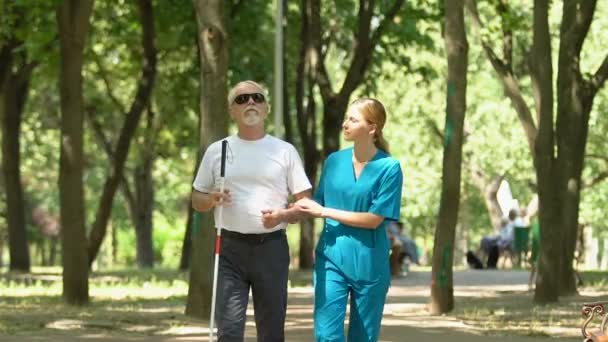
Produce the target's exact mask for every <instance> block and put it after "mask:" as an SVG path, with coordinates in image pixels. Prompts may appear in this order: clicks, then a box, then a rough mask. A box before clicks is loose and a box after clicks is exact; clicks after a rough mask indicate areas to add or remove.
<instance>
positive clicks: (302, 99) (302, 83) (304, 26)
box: [295, 0, 321, 270]
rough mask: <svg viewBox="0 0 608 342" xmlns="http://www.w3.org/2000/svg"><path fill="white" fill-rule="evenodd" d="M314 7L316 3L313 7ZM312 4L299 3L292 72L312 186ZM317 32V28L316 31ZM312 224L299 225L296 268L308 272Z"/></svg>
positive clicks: (314, 169) (315, 155) (315, 160)
mask: <svg viewBox="0 0 608 342" xmlns="http://www.w3.org/2000/svg"><path fill="white" fill-rule="evenodd" d="M317 4H318V3H317ZM313 5H314V2H313V1H310V0H302V1H301V5H300V9H301V17H302V19H301V27H300V53H299V58H298V65H297V69H296V82H295V83H296V84H295V91H296V93H295V99H296V100H295V102H296V118H297V127H298V133H299V134H300V139H301V141H302V148H303V150H304V170H305V171H306V175H308V178H309V180H310V183H311V184H315V180H316V177H317V166H318V165H319V162H320V158H321V155H320V153H319V150H318V149H317V132H316V125H317V119H316V103H315V98H314V76H313V70H312V69H313V65H312V62H311V57H312V56H311V54H310V49H311V47H312V46H311V30H310V27H311V26H312V25H313V23H312V22H311V19H312V16H311V13H312V12H313V11H314V7H313ZM316 29H320V28H318V27H317V28H316ZM314 238H315V234H314V220H313V219H304V220H302V221H300V252H299V265H298V266H299V268H300V269H302V270H308V269H312V267H313V264H314V258H313V249H314V245H315V241H314Z"/></svg>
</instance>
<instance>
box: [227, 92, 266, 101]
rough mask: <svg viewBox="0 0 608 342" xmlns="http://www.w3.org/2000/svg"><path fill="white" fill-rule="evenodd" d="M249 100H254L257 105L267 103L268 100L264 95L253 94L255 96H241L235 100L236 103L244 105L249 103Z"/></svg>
mask: <svg viewBox="0 0 608 342" xmlns="http://www.w3.org/2000/svg"><path fill="white" fill-rule="evenodd" d="M249 98H252V99H253V102H255V103H264V102H266V98H265V97H264V95H263V94H260V93H253V94H241V95H238V96H237V97H235V98H234V103H236V104H243V103H246V102H249Z"/></svg>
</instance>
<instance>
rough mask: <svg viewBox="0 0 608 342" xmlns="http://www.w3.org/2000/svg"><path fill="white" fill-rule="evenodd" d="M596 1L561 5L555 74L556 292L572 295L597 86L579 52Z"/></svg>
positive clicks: (574, 291)
mask: <svg viewBox="0 0 608 342" xmlns="http://www.w3.org/2000/svg"><path fill="white" fill-rule="evenodd" d="M596 2H597V1H596V0H593V1H586V2H584V4H582V3H581V4H580V5H577V4H576V3H575V2H569V3H565V4H564V9H563V15H562V25H561V32H560V38H561V39H560V49H559V60H558V68H559V69H558V75H557V125H556V136H557V148H558V159H557V164H558V169H559V170H560V172H561V176H560V189H561V194H560V195H561V196H560V197H561V202H560V205H561V222H562V224H563V236H562V238H563V240H562V247H563V250H564V251H565V253H564V252H562V253H561V255H560V257H561V260H560V264H561V265H560V268H561V269H562V272H561V273H560V278H559V280H558V284H559V285H560V287H559V294H560V295H572V294H575V293H576V292H577V291H576V286H577V284H576V280H575V279H576V278H575V273H574V268H573V259H574V250H575V247H576V238H577V231H578V225H579V224H578V215H579V204H580V191H581V188H582V186H581V178H582V177H581V176H582V171H583V167H584V160H585V148H586V145H587V135H588V131H589V116H590V113H591V109H592V107H593V99H594V96H595V91H597V89H596V88H595V87H594V85H592V84H589V82H587V81H586V80H585V79H584V78H583V76H582V73H581V70H580V63H579V60H580V53H581V48H582V45H583V42H584V40H585V37H586V36H587V33H588V31H589V26H590V25H591V22H592V20H593V13H594V12H595V6H596Z"/></svg>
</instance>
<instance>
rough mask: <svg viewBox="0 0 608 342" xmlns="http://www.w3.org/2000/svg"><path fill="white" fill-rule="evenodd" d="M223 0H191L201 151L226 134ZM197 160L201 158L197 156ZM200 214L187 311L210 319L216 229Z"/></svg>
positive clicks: (193, 253)
mask: <svg viewBox="0 0 608 342" xmlns="http://www.w3.org/2000/svg"><path fill="white" fill-rule="evenodd" d="M225 5H226V4H225V2H224V1H221V0H194V7H195V9H196V17H197V22H198V47H199V56H200V60H201V78H200V84H201V89H200V109H201V112H200V129H199V133H200V151H201V154H200V155H201V156H202V153H203V152H204V151H205V150H206V149H207V147H209V145H210V144H211V143H213V142H214V141H217V140H219V139H222V138H224V137H226V136H227V135H228V117H229V116H228V103H227V94H228V87H227V77H228V34H227V31H226V23H225V13H224V12H225V10H226V8H225ZM199 161H200V157H199ZM195 215H200V216H201V221H202V223H201V225H200V229H196V228H193V238H192V242H193V244H192V260H191V261H192V262H191V267H190V287H189V289H188V301H187V304H186V314H187V315H190V316H196V317H200V318H205V319H208V318H209V314H210V306H211V292H212V288H211V287H212V280H213V278H212V277H213V262H212V261H213V260H212V258H209V255H212V253H213V246H214V243H213V241H214V237H215V230H214V229H213V227H214V224H213V215H212V213H211V212H208V213H202V214H195Z"/></svg>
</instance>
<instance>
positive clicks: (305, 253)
mask: <svg viewBox="0 0 608 342" xmlns="http://www.w3.org/2000/svg"><path fill="white" fill-rule="evenodd" d="M403 4H404V1H403V0H396V1H394V2H392V4H391V5H390V7H389V9H388V10H387V11H386V13H378V12H379V11H377V7H378V6H377V3H376V1H374V0H359V9H358V12H357V18H356V23H355V27H353V31H354V32H353V38H352V39H353V47H352V48H353V50H354V52H353V56H352V59H351V61H350V64H348V67H347V71H346V76H345V78H344V81H343V83H342V86H341V87H340V89H339V90H338V91H337V92H335V91H334V89H333V85H332V80H331V78H330V76H329V73H328V71H327V66H326V62H325V58H326V55H327V51H328V49H329V45H330V44H331V43H335V42H332V41H331V39H329V38H330V37H324V36H323V32H324V31H323V27H322V20H321V19H322V18H321V10H322V9H321V1H319V0H302V1H301V2H300V11H301V29H300V53H299V60H298V66H297V69H296V73H297V75H296V87H295V88H296V95H295V98H296V113H297V127H298V132H299V134H300V138H301V140H302V147H303V149H304V167H305V171H306V174H307V175H308V177H309V178H310V180H311V183H313V184H314V182H315V180H316V177H317V169H318V165H319V162H320V161H321V158H322V156H327V155H329V154H330V153H331V152H333V151H336V150H338V149H339V147H340V146H339V141H340V131H341V129H342V120H343V119H344V114H345V112H346V107H347V106H348V102H349V99H350V97H351V95H352V93H353V92H354V91H355V90H356V89H357V88H358V87H359V86H360V85H361V84H362V83H363V82H364V80H365V74H366V72H367V70H368V69H369V67H370V64H371V60H372V56H373V54H374V50H375V49H376V47H377V46H378V45H379V44H380V40H381V39H382V37H383V35H384V34H386V32H387V30H388V28H389V26H390V25H391V24H392V23H393V20H394V18H395V16H396V15H397V13H398V12H399V10H401V9H402V7H403ZM349 10H350V9H349ZM373 18H376V19H378V18H380V19H379V23H378V25H377V26H376V28H375V29H373V28H372V19H373ZM333 38H334V39H336V38H335V37H333ZM315 85H318V87H319V90H320V94H321V99H322V101H323V154H321V153H320V151H319V149H318V148H317V133H316V130H317V127H316V126H317V118H316V110H317V108H316V103H315V98H314V97H315V93H314V86H315ZM313 228H314V227H313V221H312V220H302V222H301V230H300V255H299V259H300V268H302V269H308V268H311V267H312V262H313V258H312V255H313V254H312V250H313V247H314V230H313Z"/></svg>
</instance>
